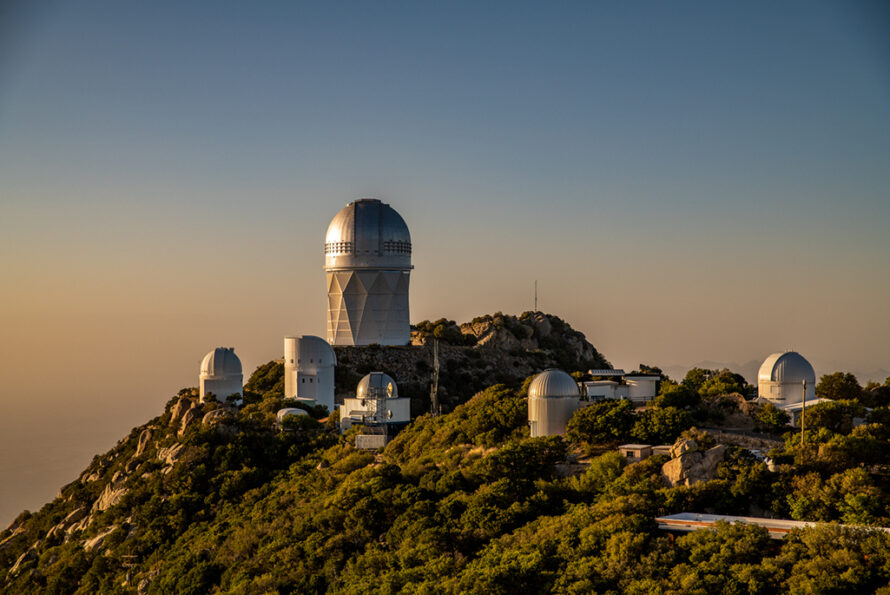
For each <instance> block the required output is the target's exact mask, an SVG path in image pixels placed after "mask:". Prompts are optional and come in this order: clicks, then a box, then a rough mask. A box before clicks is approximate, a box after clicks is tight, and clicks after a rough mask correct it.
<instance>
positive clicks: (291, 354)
mask: <svg viewBox="0 0 890 595" xmlns="http://www.w3.org/2000/svg"><path fill="white" fill-rule="evenodd" d="M336 365H337V355H336V354H335V353H334V348H333V347H331V345H330V344H329V343H328V342H327V341H325V340H324V339H322V338H321V337H316V336H313V335H303V336H302V337H285V338H284V398H286V399H298V400H300V401H314V402H315V403H316V404H318V405H324V406H325V407H327V408H328V411H329V412H330V411H333V410H334V366H336Z"/></svg>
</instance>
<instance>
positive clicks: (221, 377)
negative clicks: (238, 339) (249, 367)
mask: <svg viewBox="0 0 890 595" xmlns="http://www.w3.org/2000/svg"><path fill="white" fill-rule="evenodd" d="M198 380H199V382H200V385H201V402H202V403H203V402H204V401H205V400H206V398H207V395H210V394H212V395H213V396H214V397H216V400H217V401H223V402H224V401H225V400H226V399H227V398H228V397H230V396H232V395H235V394H237V395H238V398H239V401H240V398H241V396H242V395H243V394H244V382H243V376H242V372H241V360H240V359H238V356H237V355H235V348H234V347H217V348H216V349H214V350H213V351H211V352H210V353H208V354H207V355H205V356H204V359H203V360H201V372H200V375H199V377H198Z"/></svg>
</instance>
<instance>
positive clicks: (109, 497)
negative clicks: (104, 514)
mask: <svg viewBox="0 0 890 595" xmlns="http://www.w3.org/2000/svg"><path fill="white" fill-rule="evenodd" d="M126 493H127V489H126V488H124V487H119V488H115V487H114V484H113V483H109V484H107V485H106V486H105V489H104V490H102V494H100V495H99V498H98V499H97V500H96V502H95V503H94V504H93V509H92V512H98V511H101V510H108V509H109V508H111V507H112V506H114V505H115V504H117V503H118V502H120V501H121V498H123V497H124V494H126Z"/></svg>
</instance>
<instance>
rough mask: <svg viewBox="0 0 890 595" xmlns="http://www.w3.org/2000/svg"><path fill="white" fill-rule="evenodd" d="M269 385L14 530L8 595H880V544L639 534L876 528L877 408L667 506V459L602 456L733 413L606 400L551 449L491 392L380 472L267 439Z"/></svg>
mask: <svg viewBox="0 0 890 595" xmlns="http://www.w3.org/2000/svg"><path fill="white" fill-rule="evenodd" d="M437 326H438V325H437ZM418 332H419V333H420V335H422V333H423V331H422V330H419V331H418ZM433 332H434V331H433ZM440 334H442V332H440ZM474 336H475V335H474ZM483 336H484V335H483ZM418 339H419V340H422V336H419V338H418ZM461 340H463V339H461ZM477 342H478V341H477ZM454 347H460V350H459V351H458V352H455V353H460V354H461V357H463V356H465V355H466V353H468V352H465V351H464V350H466V349H476V350H477V351H478V352H483V349H485V346H484V345H481V346H477V347H470V346H466V345H465V346H454ZM489 348H492V347H489ZM399 349H400V350H404V351H408V352H410V349H409V348H399ZM417 349H418V350H422V349H424V348H423V347H422V346H417ZM374 351H375V350H373V349H371V350H369V353H372V352H374ZM379 351H380V352H381V353H386V352H388V351H390V350H387V349H384V348H379ZM483 353H484V352H483ZM518 353H519V352H517V355H510V357H517V358H518V357H520V355H518ZM338 355H339V354H338ZM466 357H472V356H466ZM482 357H485V356H484V355H483V356H482ZM505 357H506V356H505ZM350 373H352V374H358V373H359V372H358V370H357V369H351V370H350ZM277 376H278V375H277V374H276V364H275V363H274V362H270V364H266V365H265V366H261V367H260V368H259V369H258V370H257V371H256V372H255V373H254V375H253V376H252V378H251V380H250V382H249V383H248V386H249V388H251V389H252V391H253V392H252V393H251V394H249V395H248V403H247V404H246V405H245V406H244V407H242V408H228V407H225V406H223V405H220V404H218V403H207V404H203V405H201V404H199V403H198V402H197V398H196V395H195V392H194V391H193V390H192V389H184V390H183V391H181V393H180V394H179V395H177V396H176V397H174V398H173V399H171V400H170V402H168V403H167V405H166V407H165V409H164V411H163V413H162V414H161V415H160V416H158V417H156V418H155V419H153V420H151V421H149V422H148V423H147V424H145V425H143V426H140V427H138V428H135V429H134V430H133V431H132V432H131V433H130V434H129V435H128V436H127V437H125V438H124V439H123V440H121V441H120V442H119V443H118V444H117V445H116V446H115V447H114V448H113V449H111V450H110V451H109V452H108V453H105V454H103V455H100V456H97V457H96V458H95V459H94V460H93V462H92V463H91V464H90V465H89V467H88V468H87V469H86V470H84V472H83V473H82V474H81V476H80V477H79V478H78V479H77V480H75V481H74V482H72V483H71V484H69V485H67V486H65V487H63V488H62V489H61V490H60V494H59V497H58V498H56V499H55V500H54V501H52V502H50V503H49V504H47V505H46V506H45V507H44V508H43V509H42V510H40V511H39V512H37V513H35V514H30V513H23V514H22V515H21V516H20V517H19V518H17V519H16V520H15V521H14V522H13V524H12V525H11V526H10V527H9V528H7V529H6V530H5V531H3V532H2V533H0V591H2V592H4V593H75V592H76V593H100V592H101V593H106V592H120V593H213V592H219V593H316V592H346V593H367V592H376V593H397V592H416V593H464V592H470V593H505V594H506V593H516V592H529V593H535V592H559V593H591V592H603V593H661V592H674V593H720V592H725V593H776V592H785V591H792V592H837V593H849V592H875V591H877V590H879V589H882V588H884V589H885V591H884V592H890V591H887V590H886V585H887V584H888V581H890V547H888V546H890V536H888V535H887V534H886V533H883V532H872V531H868V530H867V529H864V528H863V529H843V528H841V527H839V526H838V525H831V524H829V525H825V526H822V527H819V528H815V529H810V530H806V531H800V532H796V533H794V534H792V535H791V536H790V537H788V538H786V539H785V541H783V542H773V541H771V540H770V539H769V537H768V536H767V535H766V532H765V531H764V530H762V529H759V528H757V527H753V526H747V527H744V526H728V525H727V526H721V527H720V528H719V529H718V530H717V531H714V532H699V533H694V534H690V535H687V536H683V537H679V538H677V539H673V538H671V537H670V536H668V535H665V534H664V533H662V532H660V531H659V530H658V529H657V528H656V524H655V522H654V521H653V519H654V517H655V516H656V515H660V514H670V513H674V512H681V511H698V512H716V513H724V514H739V515H746V514H756V515H760V516H776V517H783V518H797V519H804V520H819V521H835V522H845V523H850V524H865V525H884V526H886V525H888V524H890V518H888V517H890V498H888V497H887V492H886V489H887V485H886V476H885V471H884V470H885V469H886V468H887V465H888V464H890V454H888V449H887V448H886V446H887V440H888V437H890V425H888V424H887V421H890V412H888V411H887V409H886V407H884V408H878V409H875V410H874V411H875V412H877V413H875V412H873V413H872V414H871V417H870V421H871V422H872V423H871V424H870V425H868V426H863V427H862V428H856V429H850V428H846V427H841V426H838V425H832V424H833V423H834V421H835V420H837V419H840V418H842V417H843V415H845V411H846V410H845V409H843V407H842V408H841V409H837V408H835V409H834V410H832V411H828V412H826V415H824V416H823V418H820V417H819V415H818V410H816V411H815V413H814V417H813V420H812V423H813V430H812V434H811V435H810V436H809V438H808V439H809V446H808V447H807V448H799V447H798V446H796V444H797V442H796V436H797V434H792V433H789V434H788V435H787V436H786V439H785V441H784V442H783V441H782V439H781V436H780V435H778V434H777V435H776V436H775V437H776V444H778V445H779V447H778V448H777V449H776V451H775V452H774V458H775V459H776V461H778V463H779V464H778V467H777V469H776V471H775V472H769V471H768V470H767V468H766V466H765V465H764V464H763V463H762V462H760V461H758V460H757V459H755V458H754V457H753V456H751V455H750V454H749V453H748V452H747V451H745V450H743V449H740V448H736V447H731V446H730V447H729V448H727V449H726V454H725V457H724V458H723V460H722V462H721V463H720V464H719V466H718V467H717V469H716V472H715V473H713V474H712V475H711V476H709V477H707V478H706V480H705V481H702V482H700V483H696V484H694V485H690V486H686V485H677V486H675V487H669V484H668V483H666V482H665V480H664V478H663V476H662V473H661V469H662V464H664V463H665V462H666V461H667V457H665V456H655V457H651V458H650V459H648V460H646V461H643V462H641V463H636V464H628V463H627V461H626V460H625V459H623V458H622V457H620V456H619V455H618V453H617V452H615V451H614V450H612V447H613V446H614V445H615V444H617V443H619V442H620V441H626V440H631V439H637V438H638V437H641V436H649V437H652V438H657V439H658V440H670V441H672V440H673V439H674V438H677V437H678V436H679V435H680V433H681V432H684V436H685V437H686V438H688V439H695V440H697V441H698V442H699V443H700V444H702V446H703V448H706V447H707V446H709V444H708V441H709V440H712V438H711V437H709V436H708V435H706V434H703V433H702V432H699V431H695V430H692V429H690V428H689V426H690V424H691V423H692V422H693V420H694V419H697V417H699V416H702V415H708V416H711V417H713V416H714V411H715V409H716V408H718V407H723V408H727V407H735V405H734V403H735V402H736V400H737V397H731V398H730V397H724V396H718V397H714V398H709V399H710V400H708V399H702V403H703V404H701V405H689V406H688V407H687V408H686V409H678V408H677V407H675V406H672V405H670V404H669V403H668V402H666V400H660V401H657V402H656V403H655V404H654V406H653V408H651V409H650V410H648V411H645V412H634V411H632V410H631V409H629V408H627V407H626V406H625V405H624V404H625V403H626V402H609V403H605V404H602V406H599V405H598V406H597V407H589V408H587V409H586V410H585V411H590V412H591V414H590V415H586V416H584V419H583V420H581V421H583V423H578V424H576V425H574V426H572V427H571V428H570V432H569V434H568V436H567V439H565V440H564V439H562V438H560V437H547V438H534V439H532V438H529V437H528V428H527V424H526V415H527V413H526V411H527V406H526V402H525V399H524V395H523V393H522V388H521V383H519V382H516V383H513V384H511V385H508V384H498V385H494V386H490V387H487V388H485V389H484V390H482V391H480V392H478V394H476V395H475V396H473V397H472V398H469V399H463V401H464V402H462V403H461V404H459V405H456V406H455V407H454V408H453V410H452V411H451V412H450V413H447V414H445V415H441V416H439V417H429V416H422V417H420V418H418V419H416V420H415V421H414V422H413V423H412V424H411V425H410V426H409V427H408V428H407V429H405V430H404V431H403V432H402V433H400V434H399V435H398V436H397V437H396V438H395V440H394V441H393V442H391V443H390V444H389V445H388V446H387V448H386V449H385V450H384V451H383V452H382V453H380V454H377V455H375V454H369V453H366V452H360V451H356V450H355V449H354V448H353V447H352V446H351V441H350V438H351V436H350V435H349V434H347V435H346V436H339V435H337V433H336V432H335V431H334V429H333V427H332V426H330V425H326V424H323V423H320V422H319V421H316V420H315V419H312V418H310V417H309V416H301V417H299V418H297V419H295V420H294V421H292V422H291V423H290V424H288V427H286V428H285V431H281V430H279V429H278V428H277V427H276V426H275V412H276V411H277V410H278V409H279V408H280V407H281V405H282V399H281V395H280V393H278V392H277V391H276V389H275V388H274V387H275V385H276V384H278V382H279V380H278V379H277ZM672 390H674V392H676V385H675V386H674V388H673V389H672ZM666 394H667V393H666ZM670 394H673V393H670ZM674 399H675V400H676V398H674ZM839 403H842V402H839ZM844 407H848V408H849V407H852V406H851V405H844ZM814 410H815V408H814ZM741 411H742V410H741V409H738V411H736V410H733V415H734V416H739V415H742V414H744V415H750V416H754V417H752V419H754V418H757V419H759V417H757V416H759V415H761V414H762V411H760V410H758V409H756V408H753V407H750V406H746V407H745V410H744V412H741ZM820 419H822V421H820ZM603 420H608V421H607V422H604V421H603ZM668 422H671V423H668ZM604 430H605V431H606V434H605V435H601V434H602V432H603V431H604ZM777 431H779V432H781V431H782V429H781V428H779V429H778V430H777ZM647 433H648V434H647ZM687 444H692V443H691V442H687Z"/></svg>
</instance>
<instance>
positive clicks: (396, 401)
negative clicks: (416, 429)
mask: <svg viewBox="0 0 890 595" xmlns="http://www.w3.org/2000/svg"><path fill="white" fill-rule="evenodd" d="M410 421H411V399H408V398H400V397H399V389H398V387H397V386H396V382H395V380H393V379H392V378H391V377H390V376H389V375H388V374H384V373H383V372H371V373H370V374H366V375H365V376H364V378H362V379H361V380H360V381H359V383H358V387H356V391H355V398H349V399H343V405H342V406H341V407H340V431H341V432H345V431H346V430H348V429H349V428H351V427H352V426H353V425H355V424H360V425H362V426H364V428H363V431H362V433H361V434H360V435H358V436H356V443H355V446H356V448H382V447H383V446H386V443H387V442H388V440H389V438H390V437H392V436H394V435H395V434H396V433H397V432H398V431H399V430H400V429H402V428H403V427H404V426H405V425H407V424H408V422H410Z"/></svg>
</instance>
